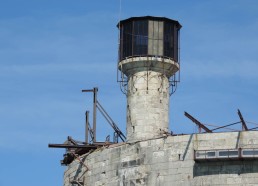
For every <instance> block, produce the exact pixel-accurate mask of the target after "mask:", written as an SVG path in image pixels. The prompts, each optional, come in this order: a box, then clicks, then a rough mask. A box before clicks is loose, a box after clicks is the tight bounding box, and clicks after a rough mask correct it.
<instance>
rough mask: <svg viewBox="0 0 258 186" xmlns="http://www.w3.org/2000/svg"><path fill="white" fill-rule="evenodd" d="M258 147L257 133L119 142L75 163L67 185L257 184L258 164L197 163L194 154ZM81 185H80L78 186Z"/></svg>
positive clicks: (67, 179) (195, 135)
mask: <svg viewBox="0 0 258 186" xmlns="http://www.w3.org/2000/svg"><path fill="white" fill-rule="evenodd" d="M236 148H258V131H244V132H228V133H210V134H192V135H182V136H167V137H164V138H160V139H151V140H146V141H141V142H135V143H133V144H125V143H121V144H116V145H111V146H109V147H105V148H101V149H98V150H96V151H94V152H91V153H89V154H85V155H84V156H82V157H81V161H82V162H83V163H84V164H85V165H86V166H87V167H88V168H89V170H87V168H86V166H85V165H84V164H82V163H80V162H79V161H78V160H74V161H73V162H72V163H71V164H70V165H69V166H68V167H67V170H66V171H65V174H64V186H71V185H73V184H71V182H72V181H73V180H80V181H83V180H84V186H100V185H105V186H138V185H139V186H140V185H141V186H142V185H146V186H171V185H176V186H178V185H179V186H180V185H182V186H187V185H189V186H192V185H205V186H206V185H217V186H221V185H234V186H236V185H250V186H251V185H258V160H248V161H247V160H241V161H240V160H239V161H213V162H199V163H197V162H195V161H194V150H209V149H236ZM74 185H76V184H74Z"/></svg>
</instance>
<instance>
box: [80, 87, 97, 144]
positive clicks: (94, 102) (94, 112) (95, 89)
mask: <svg viewBox="0 0 258 186" xmlns="http://www.w3.org/2000/svg"><path fill="white" fill-rule="evenodd" d="M82 92H93V142H96V130H97V129H96V128H97V127H96V123H97V93H98V88H97V87H94V88H93V89H87V90H82Z"/></svg>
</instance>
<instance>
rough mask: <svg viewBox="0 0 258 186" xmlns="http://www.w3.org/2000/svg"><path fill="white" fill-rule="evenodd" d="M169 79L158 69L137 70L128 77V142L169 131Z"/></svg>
mask: <svg viewBox="0 0 258 186" xmlns="http://www.w3.org/2000/svg"><path fill="white" fill-rule="evenodd" d="M168 109H169V81H168V78H167V77H166V76H164V75H162V74H161V73H159V72H154V71H144V72H138V73H135V74H134V75H132V76H130V77H129V80H128V92H127V125H126V131H127V141H128V142H135V141H140V140H146V139H150V138H155V137H160V136H162V134H164V133H166V132H168V122H169V121H168V118H169V117H168Z"/></svg>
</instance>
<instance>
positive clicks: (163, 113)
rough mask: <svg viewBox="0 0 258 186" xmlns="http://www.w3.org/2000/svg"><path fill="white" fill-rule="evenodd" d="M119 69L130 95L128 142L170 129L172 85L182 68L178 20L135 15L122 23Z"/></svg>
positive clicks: (128, 95) (126, 90)
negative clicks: (180, 63) (180, 64)
mask: <svg viewBox="0 0 258 186" xmlns="http://www.w3.org/2000/svg"><path fill="white" fill-rule="evenodd" d="M118 28H119V29H120V46H119V62H118V69H119V70H120V72H121V79H120V82H121V83H122V85H123V86H125V87H126V88H125V93H126V95H127V127H126V131H127V141H128V142H135V141H141V140H146V139H151V138H156V137H160V136H162V135H163V134H164V133H166V132H168V126H169V113H168V112H169V96H170V85H171V82H172V81H173V80H175V73H176V72H177V71H179V68H180V66H179V30H180V28H181V25H180V24H179V22H178V21H175V20H171V19H168V18H164V17H152V16H146V17H132V18H129V19H126V20H122V21H120V22H119V24H118Z"/></svg>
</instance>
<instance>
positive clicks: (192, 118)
mask: <svg viewBox="0 0 258 186" xmlns="http://www.w3.org/2000/svg"><path fill="white" fill-rule="evenodd" d="M185 116H186V117H188V118H189V119H190V120H191V121H192V122H194V123H195V124H196V125H197V126H198V127H200V128H202V129H203V130H205V132H208V133H212V131H211V130H210V129H208V128H207V127H206V126H205V125H204V124H202V123H201V122H200V121H198V120H197V119H195V118H194V117H193V116H191V115H190V114H188V113H187V112H185Z"/></svg>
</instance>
